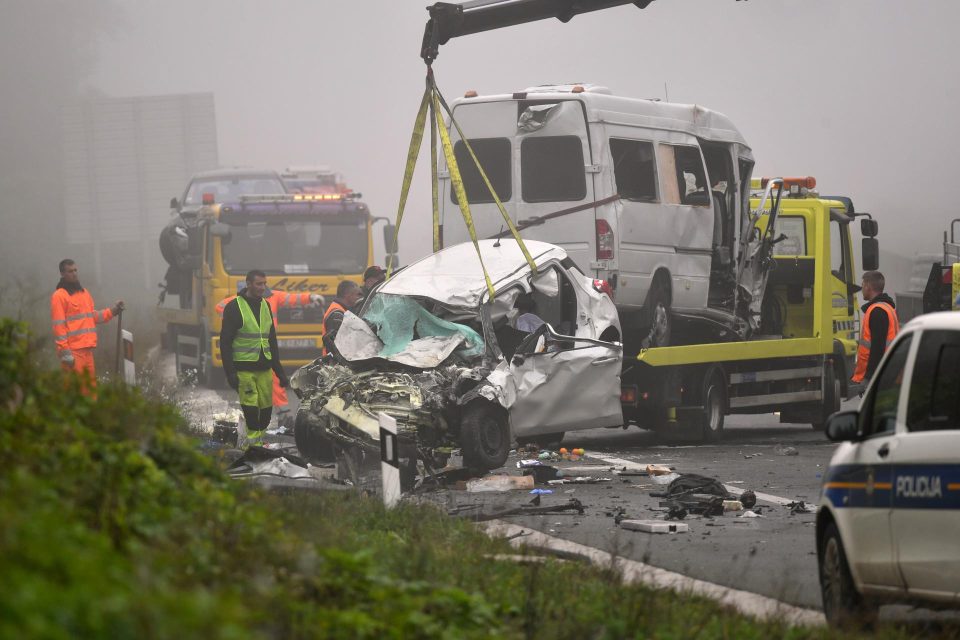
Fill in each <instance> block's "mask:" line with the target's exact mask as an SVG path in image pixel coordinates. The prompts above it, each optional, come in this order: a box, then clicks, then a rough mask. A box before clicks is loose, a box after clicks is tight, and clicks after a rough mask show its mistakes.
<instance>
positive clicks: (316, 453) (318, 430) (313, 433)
mask: <svg viewBox="0 0 960 640" xmlns="http://www.w3.org/2000/svg"><path fill="white" fill-rule="evenodd" d="M329 421H330V416H329V415H327V414H326V413H321V414H320V415H316V414H314V413H313V412H312V411H310V407H309V406H306V407H304V406H302V405H301V407H300V409H299V410H298V411H297V417H296V419H295V420H294V423H293V439H294V442H296V444H297V451H298V452H300V455H301V456H302V457H303V458H305V459H306V460H307V461H309V462H334V461H335V460H336V451H335V450H334V448H333V444H332V443H331V442H330V440H329V438H327V437H326V436H325V435H323V431H324V429H325V428H326V426H327V424H328V423H329Z"/></svg>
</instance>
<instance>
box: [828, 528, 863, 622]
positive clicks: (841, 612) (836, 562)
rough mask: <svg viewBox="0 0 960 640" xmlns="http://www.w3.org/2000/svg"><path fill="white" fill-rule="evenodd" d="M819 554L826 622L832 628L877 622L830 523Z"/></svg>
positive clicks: (837, 535) (838, 534) (836, 531)
mask: <svg viewBox="0 0 960 640" xmlns="http://www.w3.org/2000/svg"><path fill="white" fill-rule="evenodd" d="M818 551H819V553H818V554H817V558H818V561H819V565H820V593H821V595H822V597H823V612H824V614H825V615H826V617H827V622H828V623H830V624H831V625H832V626H835V627H869V626H871V625H872V624H873V623H874V622H875V621H876V617H877V607H876V605H873V604H871V603H869V602H867V601H865V600H864V599H863V596H861V595H860V593H859V592H858V591H857V587H856V585H855V584H854V583H853V576H852V575H851V574H850V566H849V565H848V564H847V554H846V553H845V552H844V550H843V542H842V541H841V540H840V532H839V531H838V530H837V525H836V524H834V523H833V522H831V523H830V524H828V525H827V526H826V528H825V529H824V531H823V535H822V537H821V538H820V544H819V549H818Z"/></svg>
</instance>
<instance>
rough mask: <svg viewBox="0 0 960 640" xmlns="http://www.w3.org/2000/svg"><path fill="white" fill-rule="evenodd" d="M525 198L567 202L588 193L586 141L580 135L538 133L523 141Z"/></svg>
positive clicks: (539, 200)
mask: <svg viewBox="0 0 960 640" xmlns="http://www.w3.org/2000/svg"><path fill="white" fill-rule="evenodd" d="M520 189H521V191H522V192H523V201H524V202H564V201H577V200H583V199H584V198H585V197H587V180H586V169H585V168H584V164H583V142H582V141H581V140H580V137H579V136H538V137H536V138H525V139H524V140H523V142H521V143H520Z"/></svg>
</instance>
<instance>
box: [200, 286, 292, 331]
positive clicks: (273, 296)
mask: <svg viewBox="0 0 960 640" xmlns="http://www.w3.org/2000/svg"><path fill="white" fill-rule="evenodd" d="M236 297H237V296H236V294H234V295H232V296H227V297H226V298H224V299H223V300H221V301H220V302H218V303H217V306H215V307H214V308H213V309H214V311H216V312H217V315H219V316H220V317H221V318H222V317H223V310H224V309H226V308H227V305H228V304H230V302H231V301H232V300H233V299H234V298H236ZM264 300H266V301H267V304H269V305H270V311H272V312H273V326H275V327H276V326H279V325H278V324H277V316H278V315H279V310H280V307H305V306H307V305H308V304H310V294H309V293H286V292H284V291H272V292H271V293H270V295H269V296H267V297H265V298H264Z"/></svg>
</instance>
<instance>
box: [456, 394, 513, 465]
mask: <svg viewBox="0 0 960 640" xmlns="http://www.w3.org/2000/svg"><path fill="white" fill-rule="evenodd" d="M460 448H461V449H462V451H463V466H465V467H468V468H470V469H476V470H478V471H489V470H491V469H496V468H498V467H502V466H503V463H504V462H506V461H507V455H508V454H509V453H510V423H509V420H508V418H507V413H506V412H505V411H504V410H503V409H502V408H501V407H499V406H495V405H493V404H492V403H490V402H486V401H482V400H477V401H474V402H471V403H470V404H468V405H467V406H466V407H464V409H463V416H462V418H461V420H460Z"/></svg>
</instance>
